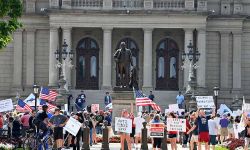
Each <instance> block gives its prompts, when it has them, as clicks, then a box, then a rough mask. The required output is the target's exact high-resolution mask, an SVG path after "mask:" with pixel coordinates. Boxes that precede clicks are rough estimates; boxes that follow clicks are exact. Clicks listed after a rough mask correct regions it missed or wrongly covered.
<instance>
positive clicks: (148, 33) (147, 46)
mask: <svg viewBox="0 0 250 150" xmlns="http://www.w3.org/2000/svg"><path fill="white" fill-rule="evenodd" d="M143 30H144V53H143V88H145V89H147V88H148V89H151V88H152V87H153V85H152V74H153V70H152V57H153V54H152V31H153V29H152V28H144V29H143Z"/></svg>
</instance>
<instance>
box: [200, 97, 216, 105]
mask: <svg viewBox="0 0 250 150" xmlns="http://www.w3.org/2000/svg"><path fill="white" fill-rule="evenodd" d="M196 102H197V107H198V108H215V105H214V99H213V96H196Z"/></svg>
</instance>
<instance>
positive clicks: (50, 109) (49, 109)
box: [38, 99, 57, 113]
mask: <svg viewBox="0 0 250 150" xmlns="http://www.w3.org/2000/svg"><path fill="white" fill-rule="evenodd" d="M43 105H47V106H48V111H49V112H50V113H51V112H52V110H53V109H55V108H57V107H56V106H55V105H52V104H50V103H48V102H46V101H45V100H42V99H41V101H40V106H39V107H38V110H42V106H43Z"/></svg>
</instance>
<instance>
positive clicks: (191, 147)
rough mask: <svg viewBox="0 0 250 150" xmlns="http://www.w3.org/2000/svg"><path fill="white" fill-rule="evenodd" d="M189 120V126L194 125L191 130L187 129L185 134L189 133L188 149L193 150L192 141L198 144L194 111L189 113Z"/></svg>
mask: <svg viewBox="0 0 250 150" xmlns="http://www.w3.org/2000/svg"><path fill="white" fill-rule="evenodd" d="M190 121H191V128H192V127H194V126H195V127H194V129H193V131H192V132H190V131H191V130H190V129H189V130H188V132H187V134H190V133H191V139H190V150H194V143H196V144H198V122H197V118H196V114H195V112H193V113H192V114H191V115H190Z"/></svg>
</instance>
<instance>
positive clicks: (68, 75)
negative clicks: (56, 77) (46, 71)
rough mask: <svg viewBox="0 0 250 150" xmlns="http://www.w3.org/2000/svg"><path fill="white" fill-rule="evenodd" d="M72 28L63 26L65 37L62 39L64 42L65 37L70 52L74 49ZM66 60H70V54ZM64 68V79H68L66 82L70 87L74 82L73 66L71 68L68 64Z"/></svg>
mask: <svg viewBox="0 0 250 150" xmlns="http://www.w3.org/2000/svg"><path fill="white" fill-rule="evenodd" d="M71 30H72V28H71V27H66V28H63V39H62V40H63V41H62V43H63V42H64V39H65V41H66V43H67V44H68V49H67V50H68V52H70V51H71V49H72V46H71V45H72V41H71ZM66 62H70V59H69V56H68V57H67V59H66ZM64 69H65V74H64V75H65V77H64V79H65V80H66V81H67V83H66V84H68V86H69V87H70V86H71V85H72V83H71V68H69V66H68V65H67V64H66V66H65V68H64Z"/></svg>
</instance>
